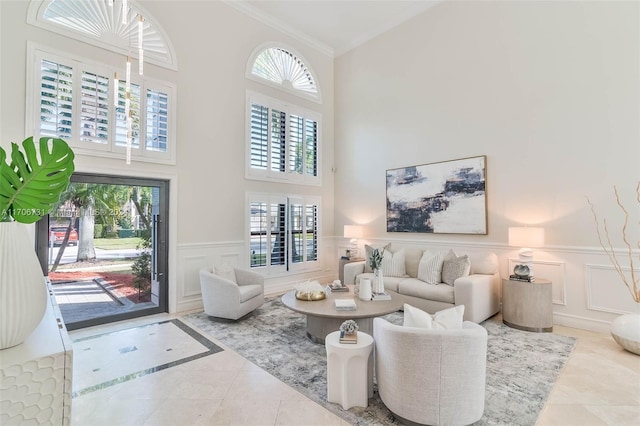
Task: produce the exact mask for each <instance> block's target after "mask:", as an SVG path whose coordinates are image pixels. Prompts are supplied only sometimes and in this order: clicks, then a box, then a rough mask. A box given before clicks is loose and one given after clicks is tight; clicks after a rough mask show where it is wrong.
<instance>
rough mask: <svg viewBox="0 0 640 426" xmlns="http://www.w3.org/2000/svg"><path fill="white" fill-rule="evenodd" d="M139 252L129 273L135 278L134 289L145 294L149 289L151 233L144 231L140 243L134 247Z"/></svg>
mask: <svg viewBox="0 0 640 426" xmlns="http://www.w3.org/2000/svg"><path fill="white" fill-rule="evenodd" d="M136 248H137V249H138V250H139V251H140V256H138V257H137V258H136V260H135V261H134V262H133V264H132V265H131V272H133V275H135V276H136V278H135V279H134V281H133V284H134V286H135V288H137V289H138V294H140V292H147V291H149V290H150V289H151V253H150V252H149V249H150V248H151V231H150V230H145V232H143V235H142V238H140V243H139V244H138V246H137V247H136Z"/></svg>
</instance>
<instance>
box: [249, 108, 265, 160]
mask: <svg viewBox="0 0 640 426" xmlns="http://www.w3.org/2000/svg"><path fill="white" fill-rule="evenodd" d="M250 126H251V167H252V168H256V169H261V170H266V169H267V160H268V157H267V152H268V148H269V108H267V107H265V106H262V105H258V104H251V124H250Z"/></svg>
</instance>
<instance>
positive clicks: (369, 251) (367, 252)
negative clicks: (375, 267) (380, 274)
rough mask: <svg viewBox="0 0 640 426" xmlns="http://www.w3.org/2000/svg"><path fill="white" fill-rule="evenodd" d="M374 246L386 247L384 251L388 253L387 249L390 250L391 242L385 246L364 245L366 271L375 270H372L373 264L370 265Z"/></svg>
mask: <svg viewBox="0 0 640 426" xmlns="http://www.w3.org/2000/svg"><path fill="white" fill-rule="evenodd" d="M374 248H378V249H384V251H385V253H386V252H387V250H389V249H390V248H391V243H389V244H387V245H386V246H384V247H372V246H370V245H367V244H365V245H364V271H365V272H373V271H372V270H371V266H369V258H370V257H371V254H372V253H373V249H374Z"/></svg>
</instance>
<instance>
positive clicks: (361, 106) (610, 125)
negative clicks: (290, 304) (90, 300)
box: [335, 1, 640, 330]
mask: <svg viewBox="0 0 640 426" xmlns="http://www.w3.org/2000/svg"><path fill="white" fill-rule="evenodd" d="M639 12H640V11H639V4H638V3H637V2H520V1H517V2H516V1H514V2H506V1H489V2H484V1H483V2H465V1H448V2H443V3H441V4H440V5H438V6H436V7H433V8H431V9H429V10H428V11H426V12H425V13H424V14H422V15H420V16H419V17H417V18H415V19H413V20H411V21H409V22H407V23H405V24H403V25H402V26H400V27H397V28H395V29H394V30H392V31H390V32H388V33H386V34H383V35H382V36H380V37H378V38H376V39H374V40H373V41H371V42H369V43H367V44H365V45H363V46H361V47H359V48H357V49H355V50H353V51H351V52H349V53H347V54H345V55H343V56H341V57H340V58H338V59H337V60H336V62H335V76H336V77H335V93H336V99H335V115H336V122H335V141H336V148H335V149H336V159H337V162H336V166H337V168H338V172H337V174H336V199H335V200H336V202H335V205H336V217H335V220H336V229H339V228H340V227H341V226H342V225H343V224H350V223H361V224H365V225H366V227H367V233H368V239H369V240H370V241H380V242H383V241H389V240H392V241H395V242H396V243H397V244H399V245H402V244H407V243H411V244H419V245H424V246H425V247H426V246H434V247H448V246H456V245H457V246H460V247H461V248H462V249H474V248H483V249H491V250H494V251H496V252H497V253H498V254H499V256H500V259H501V272H502V275H503V276H506V275H508V274H509V273H510V264H509V259H517V252H516V250H514V249H512V248H510V247H507V246H506V242H507V228H508V227H509V226H517V225H520V224H539V225H540V226H544V228H545V230H546V247H545V248H542V249H540V250H537V251H536V253H535V256H536V260H537V261H538V264H537V265H536V273H537V275H539V276H548V277H549V278H551V279H553V280H554V303H555V305H554V313H555V321H556V323H558V324H568V325H577V326H581V327H584V328H592V329H598V330H605V329H606V328H607V327H606V325H607V324H608V322H610V321H611V320H612V319H613V318H615V316H616V315H617V314H618V313H620V312H623V311H630V310H633V309H634V304H633V303H632V302H631V297H630V296H629V294H628V293H627V292H626V289H625V288H624V286H623V285H622V283H621V281H620V279H619V278H618V277H617V275H616V274H615V272H614V271H613V269H612V268H611V266H610V262H609V261H608V259H607V258H606V257H605V256H603V255H602V251H601V250H600V248H599V246H598V240H597V236H596V233H595V227H594V221H593V218H592V217H591V215H590V211H589V209H588V205H587V203H586V199H585V197H586V196H588V197H590V199H591V200H592V201H593V202H594V203H595V204H596V207H597V209H598V211H599V212H600V214H601V216H602V217H605V216H606V217H607V219H608V220H609V225H610V229H611V234H612V236H613V237H615V246H616V247H622V242H621V240H620V238H619V236H620V228H621V225H622V215H621V214H619V213H620V211H619V210H617V208H616V206H615V199H614V198H613V192H612V186H613V185H614V184H615V185H617V186H618V187H619V189H620V190H621V193H622V194H621V197H622V200H623V202H624V203H625V204H626V205H627V207H628V209H629V210H630V213H632V220H631V222H632V224H631V225H630V228H631V229H630V235H629V237H630V240H631V241H638V240H639V239H640V229H638V226H637V224H638V223H637V220H638V219H637V218H638V217H639V216H640V204H638V202H637V201H635V200H634V188H635V185H636V183H637V182H638V181H640V137H639V136H640V121H639V118H640V102H639V101H640V96H639V95H640V85H639V76H640V68H639V60H640V58H639V55H640V37H639V36H638V35H639V31H640V25H639V17H640V13H639ZM477 155H486V156H487V198H488V234H487V235H486V236H471V235H433V234H393V233H386V219H385V170H387V169H391V168H398V167H404V166H411V165H418V164H427V163H432V162H438V161H446V160H452V159H457V158H464V157H471V156H477ZM626 260H627V261H625V260H624V259H623V261H622V263H623V264H626V265H628V258H627V259H626ZM637 260H638V257H637V247H636V261H637ZM512 262H513V261H512ZM543 274H544V275H543Z"/></svg>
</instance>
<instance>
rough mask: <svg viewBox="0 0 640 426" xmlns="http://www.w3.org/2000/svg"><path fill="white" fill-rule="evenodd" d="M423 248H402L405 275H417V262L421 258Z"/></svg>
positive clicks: (414, 276)
mask: <svg viewBox="0 0 640 426" xmlns="http://www.w3.org/2000/svg"><path fill="white" fill-rule="evenodd" d="M422 253H423V250H422V249H421V248H418V247H405V248H404V264H405V270H406V272H407V275H408V276H410V277H413V278H416V277H417V276H418V264H419V263H420V259H421V258H422Z"/></svg>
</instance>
